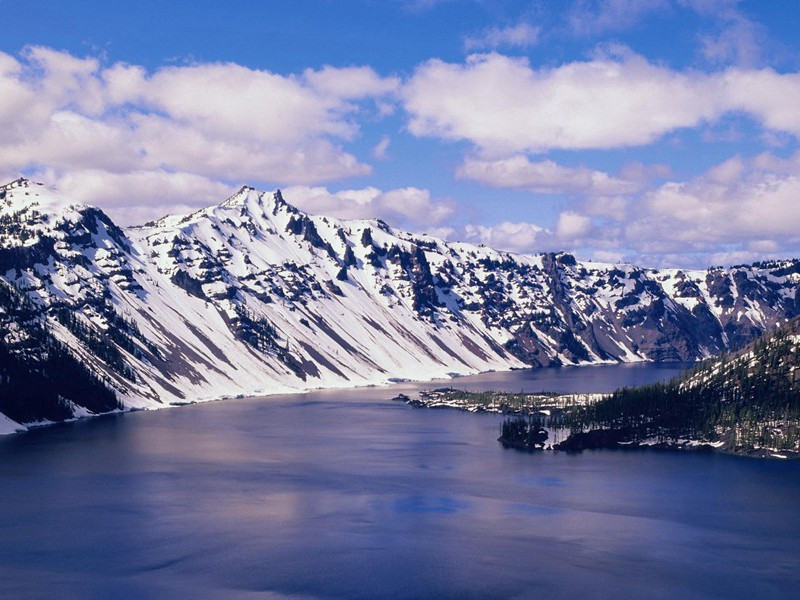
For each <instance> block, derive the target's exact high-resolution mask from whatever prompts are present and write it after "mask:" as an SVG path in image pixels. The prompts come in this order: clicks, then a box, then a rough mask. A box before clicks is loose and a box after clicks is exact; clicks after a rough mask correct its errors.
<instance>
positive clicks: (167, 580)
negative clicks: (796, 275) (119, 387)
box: [0, 365, 800, 599]
mask: <svg viewBox="0 0 800 600" xmlns="http://www.w3.org/2000/svg"><path fill="white" fill-rule="evenodd" d="M672 374H673V371H670V370H669V369H664V368H659V367H654V366H652V365H651V366H646V365H645V366H637V367H592V368H588V369H584V368H579V369H560V370H542V371H535V372H521V371H518V372H514V373H505V374H487V375H482V376H478V377H475V378H469V379H467V378H465V379H461V380H459V381H458V382H457V384H458V385H463V386H470V387H472V388H473V389H478V388H501V387H502V388H505V389H508V390H513V391H516V390H519V389H526V390H530V391H538V390H541V389H547V390H554V391H564V390H567V389H570V390H575V391H597V390H599V388H600V387H603V388H604V389H610V388H613V387H614V386H615V385H620V384H631V383H634V382H637V383H638V382H642V381H645V380H648V379H649V380H652V379H657V378H662V377H668V376H670V375H672ZM587 382H589V383H591V385H592V386H594V387H581V386H584V385H589V383H587ZM562 386H563V387H562ZM414 387H415V386H413V385H411V384H407V385H403V386H399V387H395V388H392V389H378V388H376V389H364V390H356V391H329V392H315V393H313V394H307V395H304V396H286V397H280V398H267V399H251V400H232V401H224V402H217V403H212V404H205V405H196V406H190V407H183V408H176V409H170V410H165V411H159V412H148V413H142V412H140V413H131V414H126V415H118V416H112V417H104V418H98V419H91V420H86V421H82V422H78V423H72V424H67V425H60V426H56V427H50V428H46V429H41V430H37V431H33V432H29V433H25V434H22V435H17V436H9V437H5V438H0V596H1V597H3V598H17V597H22V598H115V599H116V598H120V599H123V598H248V599H249V598H282V597H296V598H365V599H366V598H370V599H371V598H580V597H583V598H617V599H624V598H631V599H633V598H635V599H640V598H670V599H672V598H726V599H729V598H748V599H749V598H760V599H762V598H792V597H798V596H797V594H798V592H797V590H798V586H799V585H800V552H798V542H799V541H800V510H798V508H800V464H797V463H787V462H781V461H764V460H756V459H746V458H738V457H730V456H719V455H700V454H679V453H659V452H648V451H641V452H613V451H597V452H587V453H584V454H581V455H567V454H563V453H558V454H553V453H541V454H526V453H520V452H516V451H513V450H503V449H502V447H500V445H499V444H498V443H497V442H496V441H495V439H496V437H497V433H498V432H497V430H498V425H499V420H500V418H499V417H497V416H496V415H487V414H477V415H476V414H469V413H460V412H455V411H448V410H421V409H412V408H409V407H407V406H406V405H404V404H402V403H398V402H391V401H389V400H388V399H389V398H391V397H392V396H393V395H395V394H396V393H397V392H398V391H402V390H410V389H413V388H414ZM423 387H429V386H423Z"/></svg>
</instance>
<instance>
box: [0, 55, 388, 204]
mask: <svg viewBox="0 0 800 600" xmlns="http://www.w3.org/2000/svg"><path fill="white" fill-rule="evenodd" d="M397 86H398V80H397V78H394V77H388V78H384V77H381V76H380V75H378V74H377V73H376V72H375V71H374V70H372V69H371V68H369V67H346V68H334V67H323V68H322V69H320V70H316V71H315V70H306V71H305V72H303V73H302V74H299V75H286V76H284V75H278V74H275V73H271V72H269V71H264V70H257V69H250V68H247V67H243V66H241V65H237V64H232V63H207V64H191V65H187V66H168V67H162V68H160V69H157V70H155V71H153V72H149V71H148V70H146V69H145V68H143V67H141V66H138V65H127V64H122V63H117V64H114V65H111V66H107V65H103V64H101V62H100V61H99V60H97V59H95V58H80V57H76V56H74V55H71V54H69V53H67V52H59V51H55V50H52V49H49V48H42V47H29V48H26V49H25V50H24V51H23V52H22V53H21V54H20V56H19V57H18V58H17V57H14V56H11V55H9V54H4V53H0V129H1V130H2V132H3V135H2V137H0V163H2V164H3V165H4V170H6V171H11V172H28V173H30V172H34V171H35V172H46V173H48V179H49V180H50V181H55V182H58V183H59V185H61V186H67V187H70V188H71V189H72V188H73V187H74V186H72V184H71V182H73V181H79V180H80V181H82V182H84V183H86V185H89V186H90V187H91V186H97V185H100V186H101V187H104V186H105V184H102V185H101V182H106V183H108V182H110V181H112V180H113V181H122V180H126V181H128V182H130V181H136V182H139V184H140V188H139V191H140V195H137V196H135V197H134V196H131V198H130V202H131V205H132V206H133V204H134V203H135V205H136V206H139V207H142V206H146V205H155V206H158V207H159V209H160V210H162V211H163V210H167V209H168V208H169V207H168V206H165V205H164V201H165V198H164V192H165V190H167V193H166V195H167V196H169V197H171V198H173V199H174V200H175V201H177V196H176V195H174V194H172V192H169V190H173V191H176V193H177V190H184V191H189V190H191V189H195V188H196V185H195V184H197V185H200V187H202V188H203V189H206V190H211V189H214V190H215V191H220V190H221V189H228V185H227V184H225V183H220V181H219V180H224V181H231V180H238V181H246V182H266V181H269V182H275V183H279V184H298V183H303V184H313V183H316V182H323V181H331V180H336V179H341V178H346V177H351V176H360V175H366V174H368V173H369V172H370V170H371V168H370V166H369V165H367V164H364V163H362V162H361V161H359V160H358V159H357V158H356V157H355V156H354V155H353V154H351V153H350V152H348V151H346V150H345V149H344V147H343V145H344V144H345V143H347V142H348V141H350V140H352V139H354V138H355V137H356V136H357V135H358V134H359V125H358V119H360V118H362V117H363V115H364V114H365V113H369V112H371V113H373V114H375V115H376V116H379V113H381V112H385V109H384V108H383V105H388V104H391V103H392V102H393V96H392V95H393V93H394V91H395V90H396V88H397ZM378 103H381V104H382V106H380V107H379V106H377V104H378ZM214 180H216V181H214ZM144 181H158V182H160V185H158V186H150V185H143V182H144ZM187 182H195V184H192V185H188V184H187ZM197 182H202V185H201V184H199V183H197ZM162 186H163V187H162ZM105 187H106V188H109V189H110V188H113V187H114V186H111V185H109V186H105ZM110 192H111V194H110V195H109V196H108V198H109V200H102V201H100V202H99V203H101V204H102V203H103V202H108V203H109V205H112V206H113V205H115V204H114V201H112V200H111V198H112V197H115V198H116V196H115V194H114V192H113V189H110ZM218 199H219V198H217V200H218ZM118 209H119V210H121V209H120V208H119V207H118ZM134 212H135V211H134ZM139 212H142V213H147V212H148V211H147V209H142V210H141V211H139Z"/></svg>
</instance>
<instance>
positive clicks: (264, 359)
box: [0, 180, 800, 420]
mask: <svg viewBox="0 0 800 600" xmlns="http://www.w3.org/2000/svg"><path fill="white" fill-rule="evenodd" d="M798 282H800V263H798V261H796V260H789V261H782V262H774V263H763V264H757V265H751V266H742V267H736V268H732V269H727V270H719V269H717V270H711V271H680V270H652V269H641V268H638V267H634V266H629V265H626V266H615V265H601V264H594V263H581V262H579V261H576V260H575V258H574V257H572V256H571V255H569V254H544V255H537V256H525V255H518V254H512V253H507V252H498V251H495V250H492V249H489V248H484V247H478V246H473V245H470V244H463V243H446V242H443V241H441V240H438V239H435V238H432V237H429V236H425V235H414V234H409V233H405V232H402V231H398V230H394V229H392V228H390V227H389V226H388V225H386V224H385V223H383V222H382V221H375V220H373V221H366V220H363V221H340V220H336V219H330V218H326V217H322V216H310V215H306V214H304V213H302V212H300V211H298V210H297V209H296V208H294V207H292V206H291V205H290V204H287V202H286V201H285V200H284V199H283V197H282V196H281V195H280V193H279V192H277V193H275V194H272V193H263V192H259V191H256V190H254V189H252V188H242V190H240V191H239V192H238V193H237V194H235V195H234V196H232V197H231V198H229V199H228V200H226V201H225V202H223V203H222V204H220V205H219V206H214V207H211V208H207V209H204V210H201V211H198V212H196V213H193V214H191V215H186V216H170V217H165V218H164V219H161V220H159V221H156V222H153V223H149V224H147V225H145V226H142V227H135V228H129V229H127V230H123V229H121V228H119V227H117V226H116V225H115V224H114V223H113V222H112V221H111V220H110V219H109V218H108V217H107V216H106V215H105V214H104V213H103V212H102V211H100V210H98V209H96V208H91V207H85V206H76V205H73V204H71V203H70V202H69V200H68V199H64V198H60V197H58V196H57V194H55V193H54V192H52V191H50V190H47V189H46V188H44V187H42V186H40V185H38V184H34V183H31V182H28V181H26V180H19V181H16V182H13V183H11V184H8V185H6V186H3V187H0V291H2V292H3V293H0V349H2V351H3V352H4V353H5V354H4V355H3V356H9V357H11V356H13V357H15V358H14V360H15V361H16V362H15V365H16V366H14V369H15V370H14V373H19V372H20V371H19V370H20V369H21V368H23V367H22V366H21V365H28V366H27V367H26V368H28V369H29V371H31V372H34V371H36V369H40V368H41V365H40V364H39V363H38V362H37V361H39V360H40V359H41V358H42V355H41V347H42V346H41V344H44V343H45V342H43V341H42V340H44V339H45V338H46V339H47V340H50V341H49V342H47V344H50V345H51V346H52V345H53V344H58V345H59V348H62V347H63V349H64V353H65V355H66V356H68V357H70V359H71V360H72V361H73V362H74V363H75V365H76V367H75V368H78V369H80V370H81V371H82V372H85V374H86V376H87V377H90V378H91V379H92V380H96V381H98V382H101V384H102V386H103V387H104V389H107V390H108V391H110V392H111V393H112V395H113V396H115V397H116V399H115V400H113V401H112V400H109V401H107V402H106V401H103V402H100V401H98V402H95V403H93V404H92V405H91V406H92V407H91V408H90V407H89V406H88V404H87V402H88V401H87V400H85V399H83V398H82V397H81V395H80V393H75V392H74V391H70V392H67V391H66V390H65V389H62V388H63V386H62V387H59V385H58V383H57V382H53V393H54V394H55V396H54V397H55V398H56V399H57V400H58V399H59V398H60V399H61V400H58V401H59V402H61V404H62V405H63V406H64V407H66V408H65V409H64V410H62V411H61V412H60V413H59V415H60V418H63V416H64V415H68V414H82V413H81V411H82V410H90V411H92V412H96V411H102V410H108V409H110V408H114V407H115V406H116V404H115V403H116V401H117V400H118V401H119V402H121V403H122V405H123V406H124V407H128V408H130V407H151V406H158V405H162V404H165V403H170V402H176V401H181V402H183V401H188V400H203V399H209V398H214V397H219V396H222V395H236V394H258V393H268V392H279V391H290V390H295V389H305V388H311V387H325V386H351V385H359V384H366V383H379V382H384V381H387V380H389V379H391V378H431V377H441V376H446V375H447V374H449V373H462V374H465V373H473V372H476V371H481V370H488V369H507V368H512V367H523V366H526V365H530V366H548V365H557V364H578V363H592V362H601V361H638V360H691V359H695V358H701V357H706V356H710V355H713V354H716V353H718V352H720V351H722V350H724V349H727V348H730V347H731V346H735V345H737V344H741V343H743V342H745V341H747V340H750V339H752V338H753V337H754V336H755V335H757V334H759V333H761V332H762V331H764V330H765V329H766V328H769V327H771V326H772V325H774V324H775V323H777V322H780V321H781V320H783V319H785V318H787V317H790V316H793V315H794V314H796V313H797V312H798V308H799V307H800V303H799V302H798V296H797V289H798ZM20 306H24V307H25V309H24V311H23V312H24V316H21V314H22V313H20V309H19V307H20ZM15 307H17V308H15ZM31 336H33V337H36V339H35V340H32V339H30V338H31ZM37 344H39V345H38V346H37ZM47 344H45V345H47ZM37 347H38V348H39V350H36V349H35V348H37ZM10 360H11V359H10V358H8V359H4V361H3V362H1V363H0V378H2V381H3V382H5V383H4V384H5V385H6V388H5V389H7V390H10V391H9V393H12V394H13V393H14V392H13V390H14V389H15V388H14V386H15V385H17V384H15V381H20V382H21V381H22V380H23V379H20V376H19V374H17V375H14V376H13V377H12V374H11V371H12V369H11V368H10V367H9V366H8V365H7V363H8V361H10ZM20 385H21V384H20ZM81 407H83V408H81ZM0 412H3V407H2V405H0ZM40 412H41V411H40ZM56 412H57V411H53V410H51V411H50V412H49V413H47V414H49V415H56ZM36 414H37V410H36V408H35V407H32V408H31V410H30V411H29V412H27V413H26V419H28V420H32V419H30V415H36ZM41 417H42V418H45V413H44V412H41ZM46 418H51V417H50V416H48V417H46Z"/></svg>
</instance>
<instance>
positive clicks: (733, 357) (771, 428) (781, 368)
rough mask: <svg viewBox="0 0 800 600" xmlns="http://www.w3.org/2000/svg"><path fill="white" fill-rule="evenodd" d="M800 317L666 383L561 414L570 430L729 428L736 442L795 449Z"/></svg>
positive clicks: (634, 436) (649, 433)
mask: <svg viewBox="0 0 800 600" xmlns="http://www.w3.org/2000/svg"><path fill="white" fill-rule="evenodd" d="M798 331H800V321H798V320H797V319H795V320H792V321H790V322H789V323H787V324H786V325H784V326H782V327H780V328H779V329H778V330H776V331H775V332H774V333H773V334H772V335H769V336H765V337H762V338H760V339H759V340H757V341H756V342H754V343H753V344H751V345H750V346H748V347H747V348H745V349H744V350H742V351H740V352H738V353H735V354H728V355H723V356H722V357H720V358H718V359H714V360H711V361H706V362H705V363H702V364H700V365H698V366H697V367H695V368H693V369H692V370H690V371H689V372H687V373H685V374H684V375H682V376H681V377H679V378H676V379H673V380H672V381H669V382H667V383H656V384H652V385H647V386H642V387H638V388H623V389H620V390H617V391H616V392H614V393H613V394H612V395H610V396H608V397H606V398H605V399H603V400H601V401H599V402H597V403H596V404H593V405H590V406H586V407H584V408H581V409H579V410H575V411H571V412H570V413H568V414H567V415H566V416H565V425H566V426H568V427H570V428H571V429H572V430H573V431H575V432H577V431H583V430H587V429H617V430H624V431H626V432H629V439H630V441H640V440H643V439H646V438H655V439H656V440H658V441H674V440H677V439H703V440H708V441H715V440H718V439H720V437H721V436H722V435H730V434H733V437H732V439H731V440H730V444H731V445H732V446H734V447H737V448H755V447H765V448H776V449H785V450H795V449H797V447H798V442H800V427H799V426H798V424H799V423H800V371H798V370H797V369H798V368H799V367H800V352H798V343H797V342H796V341H795V337H796V336H797V334H798Z"/></svg>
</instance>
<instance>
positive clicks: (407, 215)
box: [283, 186, 455, 235]
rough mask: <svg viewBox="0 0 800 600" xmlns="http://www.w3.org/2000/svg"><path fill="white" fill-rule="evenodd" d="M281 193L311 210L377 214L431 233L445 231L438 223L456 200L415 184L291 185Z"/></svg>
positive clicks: (332, 213) (356, 216)
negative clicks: (389, 187) (394, 186)
mask: <svg viewBox="0 0 800 600" xmlns="http://www.w3.org/2000/svg"><path fill="white" fill-rule="evenodd" d="M283 195H284V197H285V198H286V200H287V201H288V202H290V203H292V204H294V205H295V206H297V207H298V208H300V209H302V210H304V211H307V212H310V213H314V214H322V215H327V216H331V217H338V218H340V219H372V218H379V219H384V220H386V221H388V222H390V223H392V224H393V225H397V226H412V227H413V228H415V229H422V230H424V231H428V232H429V233H431V234H433V235H436V234H437V233H438V234H442V233H443V232H444V231H445V230H443V229H440V228H438V226H440V225H442V223H444V222H445V221H446V220H447V219H448V218H449V217H450V216H451V215H452V214H453V212H454V211H455V202H453V201H452V200H451V199H449V198H433V197H432V196H431V193H430V191H429V190H424V189H419V188H415V187H406V188H398V189H393V190H387V191H383V190H380V189H378V188H375V187H367V188H361V189H345V190H340V191H338V192H331V191H329V190H328V189H327V188H326V187H307V186H292V187H288V188H285V189H284V190H283ZM434 230H435V231H436V233H434ZM448 231H449V230H448Z"/></svg>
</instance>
